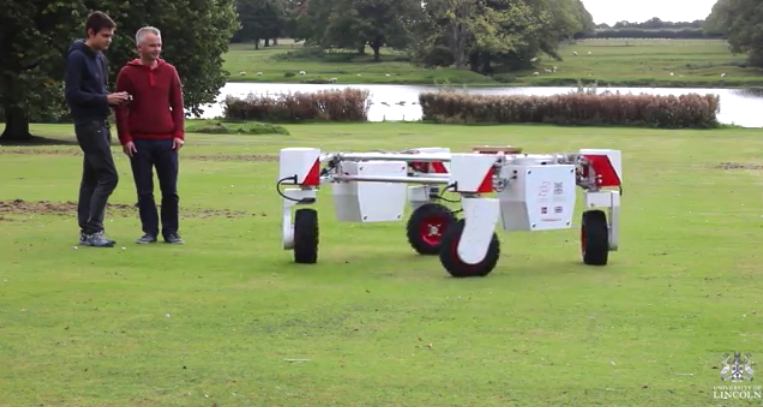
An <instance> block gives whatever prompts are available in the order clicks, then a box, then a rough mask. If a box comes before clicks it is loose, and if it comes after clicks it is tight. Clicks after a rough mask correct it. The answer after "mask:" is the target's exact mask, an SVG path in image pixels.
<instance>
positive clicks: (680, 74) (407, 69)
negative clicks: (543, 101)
mask: <svg viewBox="0 0 763 408" xmlns="http://www.w3.org/2000/svg"><path fill="white" fill-rule="evenodd" d="M573 51H577V52H578V54H579V55H578V56H574V55H573V54H572V52H573ZM369 52H370V50H369ZM588 52H591V55H589V54H588ZM560 53H561V56H562V58H563V61H555V60H554V59H553V58H551V57H549V56H547V55H543V56H541V57H540V59H539V60H538V61H537V67H536V68H535V69H531V70H526V71H522V72H512V73H499V74H497V75H495V76H494V77H489V76H484V75H481V74H477V73H474V72H471V71H469V70H456V69H455V68H440V69H425V68H419V67H415V66H413V65H411V64H410V63H408V62H407V60H406V58H405V56H404V54H402V53H400V52H394V51H391V50H387V49H384V50H382V61H381V62H379V63H376V62H373V61H372V56H371V55H367V56H356V55H353V54H352V53H351V52H333V53H331V54H327V55H323V56H320V55H319V54H317V53H316V52H313V51H310V50H307V51H306V50H305V49H304V47H303V45H302V43H297V44H295V43H294V42H293V41H290V40H281V41H280V42H279V45H278V46H275V47H269V48H261V49H260V50H255V49H254V46H253V45H251V44H234V45H232V46H231V50H230V52H229V53H228V54H227V55H226V57H225V59H226V62H225V66H224V68H225V69H226V70H228V71H229V72H230V73H231V77H230V80H231V81H238V82H283V83H299V82H316V83H322V82H326V81H328V80H330V79H331V78H336V83H339V84H377V83H387V84H429V85H431V84H434V83H440V84H442V83H451V84H468V85H470V86H562V85H564V86H569V85H575V84H577V83H578V80H580V81H583V82H584V83H593V82H594V81H596V82H598V84H600V85H609V86H660V87H709V88H743V87H754V86H763V73H762V72H761V70H760V69H758V68H752V67H746V68H743V67H741V66H739V65H743V64H744V63H745V60H746V56H745V55H741V54H736V55H735V54H732V53H731V52H730V51H729V49H728V45H727V44H726V42H725V41H722V40H657V39H653V40H637V39H609V40H602V39H591V40H584V41H580V42H578V43H577V44H575V45H564V46H562V47H561V51H560ZM554 66H556V67H557V70H556V72H551V73H546V71H545V69H548V70H551V71H553V67H554ZM299 71H305V72H306V75H304V76H302V75H298V73H299ZM535 71H537V72H538V73H539V75H538V76H535V75H533V73H534V72H535ZM241 72H245V74H244V75H240V73H241ZM257 72H262V75H256V74H257ZM287 72H291V73H293V74H295V75H294V76H289V77H286V76H284V74H285V73H287ZM671 72H672V73H673V74H674V75H673V76H672V77H671V76H670V73H671ZM722 73H726V77H725V78H721V74H722Z"/></svg>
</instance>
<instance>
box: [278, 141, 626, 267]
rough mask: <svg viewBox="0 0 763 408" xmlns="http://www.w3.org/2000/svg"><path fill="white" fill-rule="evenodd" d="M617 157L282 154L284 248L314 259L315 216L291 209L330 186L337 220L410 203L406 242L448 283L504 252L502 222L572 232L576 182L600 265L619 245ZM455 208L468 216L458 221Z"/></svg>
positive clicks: (506, 151) (606, 153) (394, 212)
mask: <svg viewBox="0 0 763 408" xmlns="http://www.w3.org/2000/svg"><path fill="white" fill-rule="evenodd" d="M621 157H622V156H621V152H620V151H618V150H611V149H581V150H579V151H578V152H576V153H571V154H570V153H553V154H524V153H521V149H519V150H518V149H516V148H511V147H509V148H483V149H475V152H472V153H451V152H450V149H447V148H441V147H431V148H422V149H413V150H406V151H401V152H334V153H322V152H321V151H320V149H316V148H286V149H282V150H281V152H280V158H279V167H280V169H279V176H278V182H277V187H276V189H277V191H278V193H279V195H281V197H282V198H283V200H282V201H283V216H282V243H283V249H285V250H293V252H294V260H295V262H297V263H315V262H317V257H318V242H319V229H318V213H317V211H316V210H314V209H311V208H300V209H297V210H296V211H295V214H294V217H293V218H292V209H293V208H294V207H295V206H306V205H310V204H314V203H315V202H316V199H317V190H318V189H319V188H320V186H321V185H323V184H327V183H330V184H331V185H332V195H333V201H334V208H335V215H336V218H337V220H338V221H341V222H390V221H400V220H402V217H403V213H404V211H405V205H406V201H408V203H409V205H411V207H412V208H413V213H412V214H411V217H410V218H409V220H408V225H407V235H408V241H409V243H410V244H411V246H412V247H413V248H414V249H415V250H416V251H417V252H418V253H420V254H425V255H439V258H440V262H441V263H442V265H443V267H444V268H445V269H446V270H447V272H448V273H450V274H451V275H452V276H454V277H467V276H486V275H487V274H489V273H490V272H491V271H492V270H493V269H494V268H495V265H496V264H497V262H498V258H499V256H500V243H499V241H498V237H497V235H496V233H495V229H496V226H497V224H498V222H499V221H500V222H501V226H502V228H503V230H505V231H547V230H559V229H567V228H571V227H572V217H573V214H574V211H575V202H576V188H575V187H576V186H577V187H580V188H582V189H583V191H584V194H585V206H586V207H587V209H586V210H585V211H584V212H583V215H582V222H581V226H580V230H581V234H580V240H581V242H580V245H581V246H580V248H581V254H582V258H583V262H584V263H585V264H588V265H606V264H607V262H608V256H609V252H610V251H616V250H617V249H618V237H619V224H620V212H619V209H620V196H621V195H622V187H621V185H622V158H621ZM408 184H415V185H413V186H408ZM283 185H291V186H295V187H292V188H286V189H282V186H283ZM439 186H445V187H444V188H443V189H442V190H441V189H440V187H439ZM445 191H452V192H454V193H456V194H459V195H460V204H461V206H462V210H458V211H453V210H451V209H450V208H448V207H447V206H445V205H442V204H439V203H437V201H438V200H445V201H448V200H447V199H445V198H444V197H442V193H444V192H445ZM488 195H494V197H489V196H488ZM456 202H458V201H456ZM459 212H463V215H464V217H463V218H462V219H460V220H459V219H457V217H456V214H457V213H459Z"/></svg>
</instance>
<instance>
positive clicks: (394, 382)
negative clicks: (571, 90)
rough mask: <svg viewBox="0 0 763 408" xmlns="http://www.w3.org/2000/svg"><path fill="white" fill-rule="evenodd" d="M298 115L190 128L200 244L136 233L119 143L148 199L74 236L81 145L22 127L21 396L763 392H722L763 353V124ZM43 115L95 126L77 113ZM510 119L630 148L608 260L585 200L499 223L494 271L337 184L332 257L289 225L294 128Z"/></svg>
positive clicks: (6, 210) (1, 212) (448, 130)
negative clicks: (302, 241) (287, 192)
mask: <svg viewBox="0 0 763 408" xmlns="http://www.w3.org/2000/svg"><path fill="white" fill-rule="evenodd" d="M287 128H288V129H289V131H290V132H291V135H288V136H287V135H256V136H231V135H214V136H213V135H200V134H190V135H189V136H188V144H187V145H186V147H185V150H184V151H183V153H182V156H183V157H182V161H181V177H180V186H179V189H180V195H181V206H182V212H183V219H182V220H181V234H182V235H183V237H184V238H185V239H186V242H187V244H186V245H185V246H168V245H164V244H155V245H152V246H139V245H134V244H133V243H132V242H133V241H134V240H135V239H136V238H138V236H139V235H140V230H139V228H140V224H139V221H138V219H137V214H136V211H135V210H134V209H132V208H129V206H130V205H132V204H133V203H135V200H136V199H135V193H134V190H133V184H132V180H131V177H130V174H129V172H128V171H129V170H128V168H129V166H128V163H127V161H126V160H125V158H124V156H123V155H121V154H117V156H116V157H117V166H118V168H119V170H120V174H121V177H122V178H121V181H120V185H119V186H118V188H117V191H116V192H115V194H114V195H113V198H112V204H113V205H117V204H121V205H123V207H124V208H123V209H121V210H116V209H114V210H110V212H109V214H108V216H107V217H108V218H107V232H108V234H109V235H110V236H111V237H112V238H114V239H116V240H117V241H118V244H117V247H115V248H113V249H94V248H78V249H73V246H74V245H76V241H77V225H76V219H75V216H74V213H73V204H72V203H71V202H72V201H73V200H76V197H77V187H78V184H79V175H80V172H81V160H82V159H81V157H80V155H79V152H78V150H77V147H76V146H73V145H56V146H24V147H18V146H5V147H0V156H1V158H2V162H3V172H2V173H0V185H2V189H0V201H2V202H3V203H2V204H0V218H1V219H0V232H1V233H0V247H2V248H3V253H4V255H3V257H2V258H0V259H2V260H1V261H0V265H1V267H0V313H2V318H1V319H0V366H2V367H3V369H2V370H1V371H0V382H1V383H2V384H3V387H0V402H2V403H3V405H9V406H32V405H56V406H79V405H85V406H167V405H178V406H214V405H215V404H216V405H217V406H273V405H275V406H302V405H311V406H323V405H338V406H379V405H381V406H390V405H395V406H398V405H402V406H429V405H443V404H445V405H453V406H473V405H478V406H494V405H497V406H517V405H520V406H521V405H532V406H549V405H550V406H560V405H562V406H563V405H568V406H569V405H572V406H613V405H617V406H730V405H742V406H760V404H761V402H762V401H761V400H760V399H754V400H725V401H723V400H717V399H714V397H713V392H714V388H713V387H717V386H726V385H728V384H727V383H723V382H721V380H720V379H719V370H718V367H719V366H720V362H721V359H722V355H723V354H724V353H733V352H734V351H735V350H737V351H740V352H742V353H751V354H752V356H753V357H752V358H753V360H757V358H756V357H755V356H757V355H761V353H763V346H761V345H762V344H763V321H762V320H761V317H762V315H763V309H761V308H762V306H761V304H760V301H761V299H763V285H761V284H760V283H759V280H760V278H761V269H760V247H759V245H760V242H762V240H763V219H761V215H763V212H761V195H760V192H759V189H760V187H761V184H763V172H762V171H761V169H763V161H761V159H760V151H761V149H763V139H761V138H760V132H758V131H757V130H745V129H725V130H713V131H661V130H643V129H614V128H612V129H607V128H557V127H549V126H504V127H499V126H482V127H480V128H479V131H478V132H477V131H476V129H475V128H473V127H464V126H455V125H453V126H445V125H439V126H438V125H429V124H392V123H378V124H347V125H336V124H325V125H323V124H321V125H293V126H287ZM33 132H34V133H36V134H40V135H45V136H49V137H54V138H57V139H60V140H62V141H68V142H71V141H72V140H73V136H72V131H71V127H70V126H55V125H48V126H43V125H36V126H34V127H33ZM466 134H468V135H469V136H468V137H464V135H466ZM499 143H500V144H512V145H517V146H522V147H524V148H525V149H527V150H528V151H533V152H543V151H564V150H575V149H578V148H581V147H597V148H615V149H622V151H623V152H624V159H623V160H624V171H625V173H624V194H623V198H622V199H623V215H622V216H623V219H622V235H621V248H620V251H619V252H615V253H612V254H611V257H610V264H609V265H608V266H606V267H586V266H584V265H582V263H581V261H580V257H579V253H578V246H579V243H578V236H579V232H578V230H577V227H578V222H577V220H578V219H579V214H580V211H581V209H580V207H578V209H577V214H578V215H577V216H576V218H575V220H576V225H575V228H574V229H571V230H564V231H554V232H547V233H533V234H531V235H525V234H522V233H506V232H501V231H499V236H500V237H501V241H502V242H501V245H502V257H501V260H500V262H499V265H498V267H497V268H496V269H495V270H494V271H493V273H492V274H491V275H489V276H487V277H486V278H483V279H466V280H458V279H452V278H449V277H448V276H446V274H445V273H444V271H443V269H442V267H441V266H440V264H439V262H438V260H437V259H436V258H431V257H421V256H417V255H415V254H414V253H413V250H412V249H410V248H409V246H408V244H407V242H406V239H405V235H404V227H405V225H404V224H402V223H399V224H378V225H354V224H338V223H336V222H335V221H334V217H333V214H332V212H331V211H332V206H331V201H330V195H329V194H330V192H329V191H328V190H322V192H321V195H320V197H321V199H322V201H319V205H318V208H319V211H320V214H321V233H322V235H321V244H320V245H321V246H320V255H319V262H318V264H316V265H295V264H293V263H292V255H291V253H289V252H287V251H283V250H281V249H280V235H279V232H280V226H279V223H280V220H279V212H280V201H279V197H278V196H277V195H276V193H275V191H274V181H275V178H276V175H277V163H276V162H275V161H274V155H277V153H278V149H279V148H281V147H286V146H317V147H321V148H323V149H334V150H361V149H401V148H405V147H420V146H443V145H444V146H449V147H451V148H454V149H467V148H469V147H470V146H472V145H474V144H499ZM115 148H116V146H115ZM157 194H158V192H157ZM14 200H24V201H23V202H18V201H17V202H15V203H14ZM41 200H44V201H46V202H47V203H43V204H39V203H37V202H38V201H41ZM52 212H58V214H51V213H52ZM122 247H124V249H123V248H122ZM430 344H431V348H430V347H429V345H430ZM758 358H759V357H758ZM287 359H303V360H306V361H302V360H298V361H291V360H287ZM757 383H758V382H757V381H754V382H753V383H746V384H743V385H748V384H752V385H755V384H757Z"/></svg>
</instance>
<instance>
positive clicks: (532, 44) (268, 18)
mask: <svg viewBox="0 0 763 408" xmlns="http://www.w3.org/2000/svg"><path fill="white" fill-rule="evenodd" d="M422 5H423V7H422ZM237 10H238V13H239V16H240V21H241V25H242V28H241V31H239V32H238V33H237V34H236V36H235V38H234V39H233V40H234V41H239V42H254V43H255V44H256V45H255V46H256V47H259V42H260V41H265V45H266V46H267V45H269V43H270V42H271V41H273V40H274V39H275V38H277V37H279V36H281V37H289V38H294V39H297V40H304V41H305V43H306V44H310V45H315V46H319V47H321V48H323V49H352V50H357V51H358V53H361V54H365V53H366V52H367V50H369V49H370V53H372V54H373V58H374V60H376V61H379V60H380V59H381V54H380V50H381V48H382V47H390V48H393V49H398V50H406V51H408V53H409V55H410V57H411V61H412V62H413V63H416V64H421V65H424V66H428V67H434V66H451V65H453V66H455V67H457V68H462V67H464V68H465V67H469V68H470V69H472V70H474V71H476V72H480V73H485V74H488V73H491V72H493V70H495V69H518V68H523V67H529V66H530V65H531V60H532V59H533V58H534V57H535V56H536V55H537V54H538V52H540V51H543V52H546V53H548V54H549V55H552V56H555V57H558V54H557V50H558V47H559V45H560V44H561V43H562V42H564V41H570V40H573V39H576V38H582V37H584V36H585V35H588V34H592V33H594V31H595V25H594V22H593V18H592V16H591V14H590V13H589V12H588V11H587V10H586V8H585V7H584V6H583V3H582V2H581V1H580V0H428V1H426V2H424V3H423V4H422V2H421V0H237Z"/></svg>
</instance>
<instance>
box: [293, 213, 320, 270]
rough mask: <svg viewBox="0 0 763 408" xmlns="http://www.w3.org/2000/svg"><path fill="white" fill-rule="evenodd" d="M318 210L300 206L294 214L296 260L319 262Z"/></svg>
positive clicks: (297, 261) (300, 261) (310, 262)
mask: <svg viewBox="0 0 763 408" xmlns="http://www.w3.org/2000/svg"><path fill="white" fill-rule="evenodd" d="M318 232H319V231H318V212H317V211H315V210H313V209H312V208H300V209H299V210H297V211H296V212H295V214H294V262H296V263H301V264H314V263H316V262H318V235H319V233H318Z"/></svg>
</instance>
